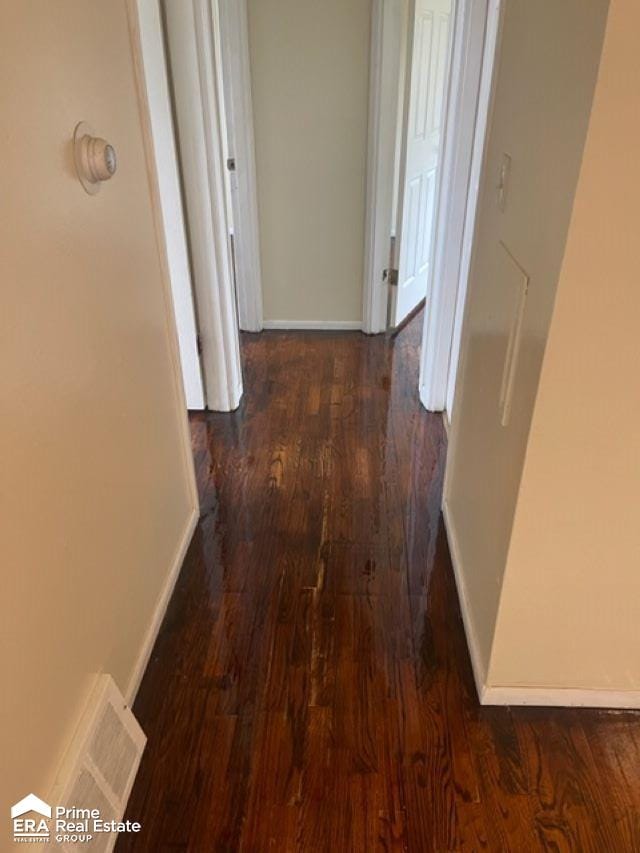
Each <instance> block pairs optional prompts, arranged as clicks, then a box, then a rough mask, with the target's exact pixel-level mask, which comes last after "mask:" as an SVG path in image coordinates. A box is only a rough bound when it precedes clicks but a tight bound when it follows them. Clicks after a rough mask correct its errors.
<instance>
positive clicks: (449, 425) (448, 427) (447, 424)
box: [442, 409, 451, 438]
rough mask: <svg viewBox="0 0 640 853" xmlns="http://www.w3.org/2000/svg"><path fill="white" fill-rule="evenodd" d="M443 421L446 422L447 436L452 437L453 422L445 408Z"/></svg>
mask: <svg viewBox="0 0 640 853" xmlns="http://www.w3.org/2000/svg"><path fill="white" fill-rule="evenodd" d="M442 423H443V424H444V431H445V432H446V434H447V438H450V437H451V436H450V432H451V423H450V421H449V415H448V413H447V411H446V409H445V411H444V412H443V413H442Z"/></svg>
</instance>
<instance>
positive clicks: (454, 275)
mask: <svg viewBox="0 0 640 853" xmlns="http://www.w3.org/2000/svg"><path fill="white" fill-rule="evenodd" d="M403 2H405V3H408V4H409V11H410V13H411V11H412V10H413V8H414V0H374V6H373V20H372V28H371V63H370V111H369V138H368V164H367V220H366V230H365V278H364V283H363V331H365V332H367V333H369V334H376V333H379V332H383V331H385V330H386V329H387V312H388V301H389V285H388V283H387V281H386V276H385V270H386V269H387V268H388V266H389V258H390V239H391V234H392V233H393V228H394V225H395V223H394V222H393V213H394V211H393V204H394V194H395V187H394V182H395V181H397V174H396V170H395V168H394V166H393V165H392V164H394V163H395V161H396V154H397V150H396V146H397V122H398V115H399V109H400V102H399V98H400V97H401V94H402V93H401V92H400V80H401V77H400V75H401V67H400V66H401V56H402V39H403V38H408V37H409V33H408V32H405V33H403V32H402V24H401V22H400V23H399V21H398V16H401V15H402V11H403V8H404V7H403ZM500 9H501V0H453V9H452V15H453V22H454V23H453V34H452V39H451V44H450V56H449V82H448V87H447V95H446V98H445V107H444V110H445V117H444V123H443V142H442V162H441V165H440V169H439V175H438V179H437V187H436V194H437V195H436V213H435V218H436V222H435V236H434V241H433V242H434V245H433V259H432V263H431V270H430V274H429V282H428V286H427V305H428V310H427V312H426V317H427V319H426V320H425V324H424V329H423V337H422V348H421V355H420V379H419V391H420V400H421V402H422V404H423V405H424V406H425V408H426V409H428V410H429V411H442V410H444V408H445V406H446V403H447V399H450V400H451V401H452V400H453V390H454V387H455V379H456V372H457V370H456V369H457V358H458V354H459V327H460V325H461V322H462V321H461V317H462V313H463V308H464V301H465V297H466V285H467V278H468V273H469V263H468V259H469V256H470V252H471V246H472V244H473V231H474V222H475V209H476V204H477V195H478V182H479V175H480V171H481V165H482V161H483V157H484V147H485V138H486V133H487V126H488V115H489V104H490V97H491V89H492V85H491V84H492V80H493V74H494V67H495V57H496V49H497V34H498V28H499V18H500ZM410 29H411V27H408V28H407V30H410ZM410 60H411V57H410V54H408V55H407V65H408V63H409V62H410ZM394 81H395V82H394ZM404 108H406V106H405V107H404ZM454 333H457V341H458V343H457V344H456V345H455V346H452V344H454V343H455V339H454Z"/></svg>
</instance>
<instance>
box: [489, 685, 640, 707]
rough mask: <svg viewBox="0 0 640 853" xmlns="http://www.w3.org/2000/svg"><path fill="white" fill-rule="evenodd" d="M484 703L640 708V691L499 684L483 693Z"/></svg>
mask: <svg viewBox="0 0 640 853" xmlns="http://www.w3.org/2000/svg"><path fill="white" fill-rule="evenodd" d="M482 704H483V705H536V706H541V707H554V708H628V709H631V710H638V709H640V690H609V689H600V690H588V689H584V688H578V687H575V688H574V687H566V688H565V687H527V686H522V687H498V686H487V687H485V688H484V690H483V692H482Z"/></svg>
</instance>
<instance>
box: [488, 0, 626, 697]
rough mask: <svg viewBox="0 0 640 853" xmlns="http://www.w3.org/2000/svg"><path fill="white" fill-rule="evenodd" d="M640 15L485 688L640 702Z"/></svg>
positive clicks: (530, 463) (618, 3)
mask: <svg viewBox="0 0 640 853" xmlns="http://www.w3.org/2000/svg"><path fill="white" fill-rule="evenodd" d="M639 30H640V7H639V6H638V4H637V3H636V2H634V0H612V3H611V10H610V12H609V20H608V24H607V33H606V39H605V43H604V49H603V53H602V62H601V66H600V72H599V77H598V84H597V88H596V93H595V99H594V103H593V112H592V115H591V121H590V125H589V134H588V137H587V143H586V147H585V153H584V159H583V162H582V168H581V172H580V179H579V182H578V189H577V193H576V198H575V204H574V208H573V215H572V219H571V226H570V229H569V236H568V240H567V247H566V252H565V256H564V261H563V264H562V270H561V273H560V280H559V283H558V292H557V297H556V303H555V309H554V314H553V320H552V323H551V330H550V334H549V340H548V343H547V348H546V351H545V356H544V364H543V368H542V374H541V378H540V389H539V393H538V398H537V401H536V409H535V414H534V417H533V422H532V425H531V433H530V437H529V442H528V446H527V457H526V462H525V467H524V472H523V475H522V481H521V485H520V492H519V497H518V506H517V510H516V515H515V520H514V526H513V535H512V537H511V543H510V547H509V555H508V561H507V566H506V572H505V581H504V586H503V592H502V597H501V602H500V611H499V617H498V624H497V628H496V633H495V639H494V644H493V653H492V658H491V667H490V672H489V682H490V684H492V685H496V686H504V685H514V684H515V685H525V686H527V687H530V688H532V689H533V688H540V687H546V688H560V689H565V688H573V689H574V690H583V691H585V692H589V691H590V692H593V691H604V692H605V695H606V694H609V693H610V692H611V691H613V692H614V694H615V693H618V694H619V695H618V696H616V695H614V697H613V700H614V701H617V702H618V703H619V704H631V705H633V706H635V707H640V631H639V626H640V428H639V424H640V383H639V381H638V365H639V364H640V343H639V337H638V318H639V317H640V290H639V288H638V269H639V268H640V244H639V243H638V234H639V233H640V209H639V208H638V204H637V193H636V192H635V187H637V186H638V184H639V182H640V161H639V160H638V150H639V147H640V113H639V111H638V109H637V101H638V92H639V91H640V61H639V58H638V45H637V34H638V31H639Z"/></svg>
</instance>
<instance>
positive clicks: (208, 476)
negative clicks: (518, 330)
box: [117, 315, 640, 853]
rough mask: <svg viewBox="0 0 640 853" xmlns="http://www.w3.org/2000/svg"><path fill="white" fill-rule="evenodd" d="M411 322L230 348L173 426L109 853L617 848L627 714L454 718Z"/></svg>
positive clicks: (456, 708) (450, 631) (632, 720)
mask: <svg viewBox="0 0 640 853" xmlns="http://www.w3.org/2000/svg"><path fill="white" fill-rule="evenodd" d="M421 326H422V315H419V316H418V317H417V318H415V319H414V320H413V321H412V322H411V323H410V324H409V325H408V326H407V327H406V328H405V329H404V330H403V331H402V332H401V333H400V334H399V335H398V337H397V338H396V339H395V340H393V339H391V340H390V339H388V338H385V336H384V335H382V336H377V337H366V336H364V335H362V334H360V333H357V332H354V333H336V334H332V333H283V332H265V333H263V334H261V335H259V336H252V335H244V336H243V356H244V371H245V397H244V400H243V402H242V405H241V408H240V409H239V410H238V411H237V412H236V413H234V414H232V415H225V414H211V413H206V414H198V415H194V416H193V417H192V420H191V426H192V436H193V449H194V454H195V463H196V473H197V479H198V484H199V489H200V499H201V519H200V523H199V526H198V529H197V532H196V535H195V537H194V540H193V542H192V545H191V548H190V550H189V553H188V556H187V558H186V562H185V565H184V568H183V571H182V573H181V576H180V578H179V580H178V584H177V586H176V590H175V593H174V596H173V598H172V601H171V603H170V605H169V609H168V612H167V615H166V618H165V621H164V624H163V628H162V630H161V633H160V635H159V637H158V640H157V643H156V646H155V649H154V652H153V655H152V658H151V661H150V663H149V667H148V669H147V671H146V674H145V677H144V680H143V683H142V686H141V689H140V691H139V694H138V698H137V700H136V703H135V707H134V710H135V714H136V716H137V718H138V720H139V721H140V724H141V725H142V727H143V729H144V731H145V732H146V734H147V736H148V739H149V740H148V745H147V749H146V752H145V754H144V756H143V760H142V764H141V768H140V772H139V774H138V777H137V780H136V783H135V787H134V790H133V794H132V796H131V799H130V801H129V806H128V810H127V817H128V818H129V819H132V820H138V821H140V822H141V823H142V826H143V829H142V832H141V834H140V835H139V836H133V835H129V836H123V837H121V839H120V841H119V843H118V846H117V849H118V850H119V851H125V850H135V851H141V850H145V851H147V850H148V851H161V850H190V851H229V853H231V851H239V850H242V851H267V850H269V851H277V853H283V851H308V853H316V851H333V853H361V851H374V850H409V851H411V852H412V853H427V852H428V851H445V850H468V851H477V850H482V849H486V850H489V851H514V853H526V851H536V850H556V851H565V850H567V851H568V850H574V851H580V853H585V851H594V853H595V851H597V852H598V853H603V852H604V851H616V853H619V851H633V850H638V849H640V817H639V814H640V715H638V714H633V713H631V712H608V711H591V710H567V709H531V708H529V709H527V708H517V709H508V708H480V707H479V706H478V703H477V699H476V694H475V688H474V684H473V678H472V674H471V668H470V663H469V659H468V653H467V648H466V642H465V636H464V631H463V626H462V621H461V617H460V611H459V607H458V602H457V596H456V590H455V584H454V579H453V573H452V568H451V563H450V558H449V553H448V548H447V543H446V538H445V535H444V529H443V526H442V521H441V514H440V492H441V481H442V472H443V467H444V459H445V452H446V436H445V432H444V428H443V424H442V418H441V416H440V415H434V414H429V413H427V412H426V411H424V409H422V408H421V406H420V404H419V401H418V396H417V371H418V350H419V345H420V331H421ZM205 839H206V840H205Z"/></svg>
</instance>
